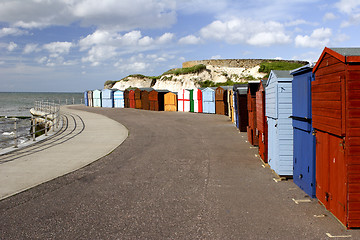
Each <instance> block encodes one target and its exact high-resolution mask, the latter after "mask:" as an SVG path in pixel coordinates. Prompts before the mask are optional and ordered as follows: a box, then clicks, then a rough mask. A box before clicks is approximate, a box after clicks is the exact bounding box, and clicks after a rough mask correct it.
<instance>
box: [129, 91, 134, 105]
mask: <svg viewBox="0 0 360 240" xmlns="http://www.w3.org/2000/svg"><path fill="white" fill-rule="evenodd" d="M129 108H135V90H134V89H131V90H129Z"/></svg>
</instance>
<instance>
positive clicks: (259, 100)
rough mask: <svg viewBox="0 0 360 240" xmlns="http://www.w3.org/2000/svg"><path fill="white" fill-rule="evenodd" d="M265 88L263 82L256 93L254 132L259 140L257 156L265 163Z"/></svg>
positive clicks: (266, 131)
mask: <svg viewBox="0 0 360 240" xmlns="http://www.w3.org/2000/svg"><path fill="white" fill-rule="evenodd" d="M265 86H266V80H263V81H261V83H260V84H259V88H258V90H257V91H256V130H257V135H258V138H259V155H260V157H261V159H262V160H263V161H264V162H265V163H267V162H268V161H267V152H268V150H267V147H268V130H267V128H268V127H267V121H266V116H265Z"/></svg>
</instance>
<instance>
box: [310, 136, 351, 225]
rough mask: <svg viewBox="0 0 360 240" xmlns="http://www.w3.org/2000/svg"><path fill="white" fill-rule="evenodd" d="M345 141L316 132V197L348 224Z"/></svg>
mask: <svg viewBox="0 0 360 240" xmlns="http://www.w3.org/2000/svg"><path fill="white" fill-rule="evenodd" d="M344 152H345V151H344V149H343V139H342V138H341V137H337V136H334V135H331V134H329V133H326V132H322V131H317V132H316V197H317V198H318V199H319V201H320V202H321V203H322V204H323V205H324V206H325V207H326V208H327V209H328V210H329V211H331V212H332V213H333V214H334V215H335V216H336V217H337V218H338V219H339V220H340V221H341V222H343V223H345V222H346V210H347V204H346V191H347V186H346V164H345V154H344Z"/></svg>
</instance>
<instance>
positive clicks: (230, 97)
mask: <svg viewBox="0 0 360 240" xmlns="http://www.w3.org/2000/svg"><path fill="white" fill-rule="evenodd" d="M227 101H228V116H229V118H230V120H231V122H234V91H233V86H231V88H230V89H228V90H227Z"/></svg>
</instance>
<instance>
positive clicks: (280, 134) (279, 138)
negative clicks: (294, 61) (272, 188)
mask: <svg viewBox="0 0 360 240" xmlns="http://www.w3.org/2000/svg"><path fill="white" fill-rule="evenodd" d="M292 79H293V77H292V76H291V75H290V73H289V71H278V70H272V71H271V72H270V76H269V79H268V81H267V84H266V88H265V105H266V109H265V114H266V117H267V123H268V163H269V165H270V167H271V168H272V169H273V170H274V171H275V173H277V174H278V175H280V176H292V175H293V128H292V120H291V118H290V116H291V115H292Z"/></svg>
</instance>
